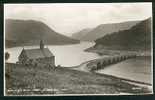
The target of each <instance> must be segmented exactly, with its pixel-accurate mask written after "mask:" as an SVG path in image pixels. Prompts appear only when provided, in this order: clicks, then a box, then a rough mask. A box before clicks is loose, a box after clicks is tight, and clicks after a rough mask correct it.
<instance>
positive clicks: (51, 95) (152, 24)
mask: <svg viewBox="0 0 155 100" xmlns="http://www.w3.org/2000/svg"><path fill="white" fill-rule="evenodd" d="M129 3H151V4H152V16H151V67H152V70H151V71H152V73H151V78H152V93H140V94H121V93H120V94H52V95H6V90H5V88H6V84H5V83H6V82H5V81H6V80H5V5H8V4H9V3H7V4H6V3H4V6H3V8H4V10H3V12H4V17H3V26H4V27H3V30H4V32H3V39H4V40H3V45H4V46H3V47H4V49H3V50H4V53H3V64H4V66H3V79H4V80H3V83H4V85H3V86H4V87H3V92H4V93H3V95H4V96H13V97H16V96H118V95H119V96H121V95H122V96H123V95H152V94H154V90H153V3H152V2H129ZM18 4H23V3H18ZM29 4H36V3H29ZM41 4H67V3H41ZM69 4H75V3H69ZM78 4H84V3H78ZM85 4H88V3H85ZM93 4H99V3H93ZM101 4H102V3H101ZM107 4H108V3H107ZM122 4H123V2H122ZM9 5H11V4H9Z"/></svg>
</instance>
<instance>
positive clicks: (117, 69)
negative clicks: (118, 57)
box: [97, 57, 152, 83]
mask: <svg viewBox="0 0 155 100" xmlns="http://www.w3.org/2000/svg"><path fill="white" fill-rule="evenodd" d="M151 70H152V69H151V57H137V58H133V59H128V60H125V61H123V62H120V63H118V64H114V65H111V66H109V67H106V68H105V69H102V70H98V71H97V72H98V73H104V74H110V75H114V76H118V77H122V78H127V79H131V80H136V81H141V82H146V83H152V79H151V74H152V73H151V72H152V71H151Z"/></svg>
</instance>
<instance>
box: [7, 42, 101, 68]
mask: <svg viewBox="0 0 155 100" xmlns="http://www.w3.org/2000/svg"><path fill="white" fill-rule="evenodd" d="M94 44H95V43H93V42H81V43H80V44H72V45H48V46H45V48H46V47H48V48H49V49H50V51H51V52H52V53H53V54H54V55H55V64H56V65H62V66H65V67H72V66H77V65H80V64H81V63H83V62H85V61H89V60H93V59H96V58H100V56H99V55H97V54H95V53H89V52H84V51H83V50H84V49H86V48H89V47H91V46H93V45H94ZM24 48H25V49H31V48H39V46H25V47H24ZM22 49H23V47H15V48H9V49H6V51H8V52H9V53H10V58H9V59H8V62H13V63H15V62H16V61H18V56H19V54H20V53H21V51H22Z"/></svg>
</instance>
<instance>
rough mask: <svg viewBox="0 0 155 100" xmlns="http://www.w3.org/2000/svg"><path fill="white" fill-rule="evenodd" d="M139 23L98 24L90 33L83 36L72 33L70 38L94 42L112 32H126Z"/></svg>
mask: <svg viewBox="0 0 155 100" xmlns="http://www.w3.org/2000/svg"><path fill="white" fill-rule="evenodd" d="M139 22H140V21H139V20H138V21H125V22H119V23H107V24H100V25H98V26H96V27H95V28H92V29H91V31H89V32H87V33H84V32H83V34H85V35H81V34H82V33H81V32H80V34H79V35H78V32H76V33H74V34H73V35H72V37H73V38H74V39H78V40H82V41H94V40H96V39H98V38H100V37H103V36H104V35H106V34H110V33H113V32H117V31H120V30H126V29H129V28H131V27H132V26H134V25H136V24H137V23H139ZM79 37H80V38H79Z"/></svg>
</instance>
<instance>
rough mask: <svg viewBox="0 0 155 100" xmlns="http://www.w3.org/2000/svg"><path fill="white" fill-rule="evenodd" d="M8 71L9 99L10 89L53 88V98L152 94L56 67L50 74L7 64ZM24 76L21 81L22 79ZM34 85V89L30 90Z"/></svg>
mask: <svg viewBox="0 0 155 100" xmlns="http://www.w3.org/2000/svg"><path fill="white" fill-rule="evenodd" d="M8 68H11V69H12V70H11V72H10V73H7V74H8V75H9V76H10V75H11V77H10V78H11V80H12V81H11V83H8V82H9V80H8V78H9V77H8V75H7V76H6V77H5V81H6V83H7V84H10V85H11V86H9V87H10V88H9V87H8V85H7V87H8V88H6V90H8V89H9V90H10V92H9V95H13V94H12V92H13V91H12V89H17V90H18V89H20V88H21V89H31V90H33V89H41V90H42V89H46V88H47V89H50V88H52V87H55V89H58V92H56V94H58V95H59V93H60V94H64V95H67V94H72V95H74V94H94V95H95V94H102V95H104V94H116V95H119V94H120V93H127V94H128V93H129V94H139V93H144V94H151V93H152V90H149V89H148V88H147V87H141V86H138V85H135V84H131V83H128V82H126V81H123V80H121V79H120V78H117V77H113V76H110V75H105V74H98V73H87V72H82V71H79V70H73V69H69V68H64V67H57V68H55V69H50V70H49V68H46V67H45V68H44V67H39V66H38V67H35V68H33V67H32V66H23V65H17V64H13V63H12V64H11V63H6V68H5V70H6V71H7V69H8ZM28 73H29V74H28ZM23 75H24V77H23V78H21V77H22V76H23ZM33 75H35V76H33ZM47 76H48V78H47ZM16 80H18V81H16ZM32 80H33V81H32ZM56 80H59V81H56ZM16 82H18V84H19V86H22V87H19V86H18V85H15V84H16ZM53 82H54V83H53ZM72 82H73V83H72ZM45 83H46V84H45ZM13 84H14V85H13ZM34 84H36V85H35V87H34V88H33V86H34ZM43 84H44V85H43ZM51 84H52V85H51ZM23 86H24V87H23ZM27 86H28V87H27ZM11 87H12V88H11ZM37 87H40V88H37ZM11 91H12V92H11ZM95 91H98V92H95ZM21 92H22V91H21ZM42 92H43V91H42ZM42 92H41V93H42ZM26 93H27V92H26ZM33 93H38V92H35V91H34V92H33ZM39 93H40V92H39ZM43 93H45V95H46V93H53V91H44V92H43ZM19 95H20V94H19ZM28 95H29V94H28ZM40 95H42V94H40Z"/></svg>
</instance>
